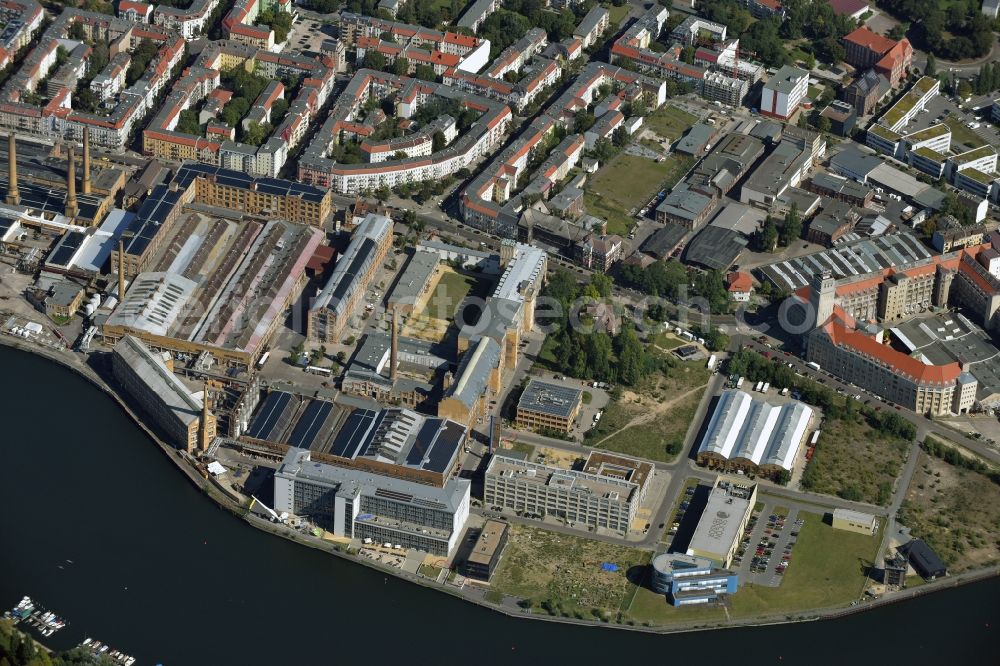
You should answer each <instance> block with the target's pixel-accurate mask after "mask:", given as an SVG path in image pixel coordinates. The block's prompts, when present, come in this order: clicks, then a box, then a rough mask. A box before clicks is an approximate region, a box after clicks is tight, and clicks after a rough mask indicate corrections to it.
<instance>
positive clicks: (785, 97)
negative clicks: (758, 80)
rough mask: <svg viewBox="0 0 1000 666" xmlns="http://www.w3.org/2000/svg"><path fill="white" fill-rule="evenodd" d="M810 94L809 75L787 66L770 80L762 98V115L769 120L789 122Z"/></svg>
mask: <svg viewBox="0 0 1000 666" xmlns="http://www.w3.org/2000/svg"><path fill="white" fill-rule="evenodd" d="M808 92H809V73H808V72H806V71H805V70H804V69H799V68H798V67H792V66H790V65H785V66H784V67H782V68H781V69H779V70H778V71H777V73H776V74H775V75H774V76H772V77H771V78H770V79H768V81H767V83H765V84H764V89H763V91H762V92H761V96H760V113H761V115H764V116H767V117H769V118H777V119H779V120H788V119H789V118H791V117H792V116H793V115H795V112H796V111H797V110H798V108H799V104H801V103H802V100H803V99H805V96H806V94H807V93H808Z"/></svg>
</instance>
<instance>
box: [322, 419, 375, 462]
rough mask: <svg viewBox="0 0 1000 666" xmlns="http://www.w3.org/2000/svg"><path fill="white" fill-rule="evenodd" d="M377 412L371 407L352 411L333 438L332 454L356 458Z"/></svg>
mask: <svg viewBox="0 0 1000 666" xmlns="http://www.w3.org/2000/svg"><path fill="white" fill-rule="evenodd" d="M375 414H376V413H375V412H374V411H372V410H370V409H358V410H355V411H354V412H352V413H351V415H350V416H349V417H347V420H346V421H345V422H344V425H343V427H341V429H340V432H338V433H337V437H336V438H335V439H334V440H333V446H331V447H330V454H331V455H335V456H340V457H341V458H354V457H355V455H357V451H358V449H359V448H360V447H361V445H362V444H363V443H364V440H365V434H366V433H367V432H368V430H369V428H370V426H371V424H372V422H373V421H374V419H375Z"/></svg>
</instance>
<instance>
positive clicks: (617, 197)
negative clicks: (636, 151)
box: [584, 152, 690, 236]
mask: <svg viewBox="0 0 1000 666" xmlns="http://www.w3.org/2000/svg"><path fill="white" fill-rule="evenodd" d="M689 166H690V164H689V162H688V160H686V159H684V158H681V157H679V156H676V155H670V156H668V157H667V158H666V159H665V160H664V161H663V162H654V161H653V160H651V159H648V158H645V157H638V156H636V155H630V154H628V153H624V152H623V153H621V154H619V155H618V156H617V157H615V158H614V159H612V160H611V161H610V162H608V163H607V164H605V165H604V166H602V167H601V169H600V170H599V171H598V172H597V173H596V174H594V175H593V176H591V178H590V180H589V182H588V183H587V192H586V195H585V197H584V203H585V204H586V207H587V211H588V212H589V213H590V214H591V215H596V216H597V217H602V218H604V219H606V220H607V221H608V233H609V234H618V235H622V236H624V235H625V234H627V233H628V230H629V229H630V228H631V227H632V225H633V224H634V223H635V220H634V219H633V218H632V217H631V216H632V215H634V214H635V212H636V211H637V210H638V209H639V208H641V207H642V206H644V205H645V204H646V202H648V201H649V200H650V199H652V198H653V196H654V195H655V194H656V193H657V192H659V191H660V190H662V189H669V188H671V187H673V186H674V185H675V184H676V183H677V181H678V180H679V179H680V177H681V176H683V175H684V173H685V172H686V171H687V169H688V167H689Z"/></svg>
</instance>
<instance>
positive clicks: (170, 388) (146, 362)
mask: <svg viewBox="0 0 1000 666" xmlns="http://www.w3.org/2000/svg"><path fill="white" fill-rule="evenodd" d="M111 369H112V373H113V374H114V378H115V380H116V381H117V382H118V383H119V384H120V385H121V388H122V389H123V392H124V395H127V396H128V397H129V398H130V399H132V400H134V401H136V402H137V403H139V406H140V407H142V408H143V409H144V410H145V411H146V412H147V413H148V414H149V415H150V416H151V417H153V421H154V422H155V423H156V425H158V426H159V427H160V428H161V429H162V430H163V431H164V433H166V435H167V436H168V438H169V440H170V443H171V444H173V445H174V446H176V447H178V448H180V449H183V450H184V451H187V452H188V453H193V452H194V451H195V450H198V449H201V450H204V449H206V448H208V445H209V444H210V443H211V441H212V440H213V439H214V438H215V415H214V414H212V413H211V412H210V411H209V410H208V404H207V402H206V396H205V394H204V393H202V394H200V395H199V394H194V393H192V392H191V391H190V390H189V389H188V387H187V386H185V385H184V383H183V382H182V381H181V380H180V379H179V378H178V377H177V375H175V374H174V373H173V361H172V360H171V359H170V357H169V355H160V354H156V353H155V352H153V351H152V350H150V349H149V347H147V346H146V345H145V344H143V343H142V341H141V340H138V339H136V338H134V337H132V336H130V335H126V336H124V337H122V338H121V340H119V341H118V344H116V345H115V348H114V353H113V354H112V357H111Z"/></svg>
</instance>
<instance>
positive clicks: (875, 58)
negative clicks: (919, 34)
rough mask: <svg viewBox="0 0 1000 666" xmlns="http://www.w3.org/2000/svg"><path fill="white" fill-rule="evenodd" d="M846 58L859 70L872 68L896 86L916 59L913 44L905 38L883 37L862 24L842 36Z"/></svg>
mask: <svg viewBox="0 0 1000 666" xmlns="http://www.w3.org/2000/svg"><path fill="white" fill-rule="evenodd" d="M843 44H844V52H845V53H846V56H845V60H846V61H847V62H848V64H850V65H852V66H853V67H855V68H856V69H859V70H862V69H868V68H869V67H871V68H873V69H874V70H875V72H876V73H878V74H881V75H883V76H885V77H886V78H887V79H888V80H889V83H890V84H891V85H892V86H895V85H896V84H897V83H899V81H900V80H901V79H902V78H903V77H904V76H905V75H906V71H907V70H908V69H909V67H910V64H911V63H912V61H913V47H912V46H911V45H910V42H909V40H907V39H906V38H905V37H904V38H903V39H901V40H900V41H898V42H897V41H895V40H893V39H889V38H888V37H883V36H882V35H879V34H876V33H874V32H872V31H871V30H869V29H868V28H866V27H864V26H862V27H860V28H858V29H857V30H855V31H854V32H852V33H850V34H848V35H846V36H845V37H844V39H843Z"/></svg>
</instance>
